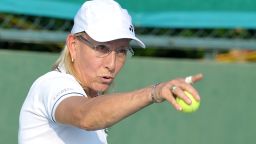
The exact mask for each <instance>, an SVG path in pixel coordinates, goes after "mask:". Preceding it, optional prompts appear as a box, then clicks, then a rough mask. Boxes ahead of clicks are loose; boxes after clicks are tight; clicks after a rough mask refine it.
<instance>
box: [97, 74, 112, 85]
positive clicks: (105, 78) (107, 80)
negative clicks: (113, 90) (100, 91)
mask: <svg viewBox="0 0 256 144" xmlns="http://www.w3.org/2000/svg"><path fill="white" fill-rule="evenodd" d="M100 78H101V82H102V83H104V84H111V83H112V81H113V80H114V77H112V76H101V77H100Z"/></svg>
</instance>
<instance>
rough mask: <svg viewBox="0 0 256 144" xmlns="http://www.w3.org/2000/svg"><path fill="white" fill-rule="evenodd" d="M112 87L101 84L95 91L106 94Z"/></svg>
mask: <svg viewBox="0 0 256 144" xmlns="http://www.w3.org/2000/svg"><path fill="white" fill-rule="evenodd" d="M109 87H110V85H106V84H101V85H99V86H97V88H96V89H95V90H96V91H98V92H101V93H103V92H106V91H107V90H108V89H109Z"/></svg>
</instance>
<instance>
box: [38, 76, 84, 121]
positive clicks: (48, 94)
mask: <svg viewBox="0 0 256 144" xmlns="http://www.w3.org/2000/svg"><path fill="white" fill-rule="evenodd" d="M43 87H45V88H44V92H43V93H44V95H43V99H42V100H43V103H44V105H45V108H46V113H47V117H48V118H49V119H50V120H52V121H54V122H56V119H55V111H56V108H57V107H58V105H59V104H60V103H61V101H63V100H64V99H66V98H68V97H71V96H82V97H84V96H85V97H86V94H85V92H84V90H83V88H82V87H81V85H80V84H79V83H78V82H77V81H76V79H75V78H74V77H73V76H71V75H69V74H62V73H60V74H59V75H58V76H56V77H54V78H50V79H48V80H46V81H45V83H44V86H43Z"/></svg>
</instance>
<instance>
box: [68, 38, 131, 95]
mask: <svg viewBox="0 0 256 144" xmlns="http://www.w3.org/2000/svg"><path fill="white" fill-rule="evenodd" d="M74 40H75V45H74V46H76V47H75V51H74V53H73V54H72V58H73V59H74V62H73V64H74V68H75V72H76V75H77V78H78V79H79V81H80V82H81V83H82V84H83V86H85V87H86V88H88V89H89V91H93V92H104V91H106V90H107V89H108V88H109V86H110V85H111V83H112V82H113V80H114V78H115V77H116V75H117V74H118V72H119V71H120V70H121V68H122V67H123V65H124V63H125V61H126V57H128V56H125V53H126V50H127V48H128V47H129V42H130V39H118V40H114V41H109V42H104V43H99V42H96V41H94V40H92V39H91V38H89V37H88V36H87V35H81V36H76V37H75V38H74Z"/></svg>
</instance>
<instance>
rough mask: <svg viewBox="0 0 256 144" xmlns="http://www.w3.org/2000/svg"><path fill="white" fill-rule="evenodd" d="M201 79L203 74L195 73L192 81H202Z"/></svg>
mask: <svg viewBox="0 0 256 144" xmlns="http://www.w3.org/2000/svg"><path fill="white" fill-rule="evenodd" d="M201 79H203V74H202V73H199V74H196V75H193V76H192V79H191V80H192V83H195V82H197V81H200V80H201Z"/></svg>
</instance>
